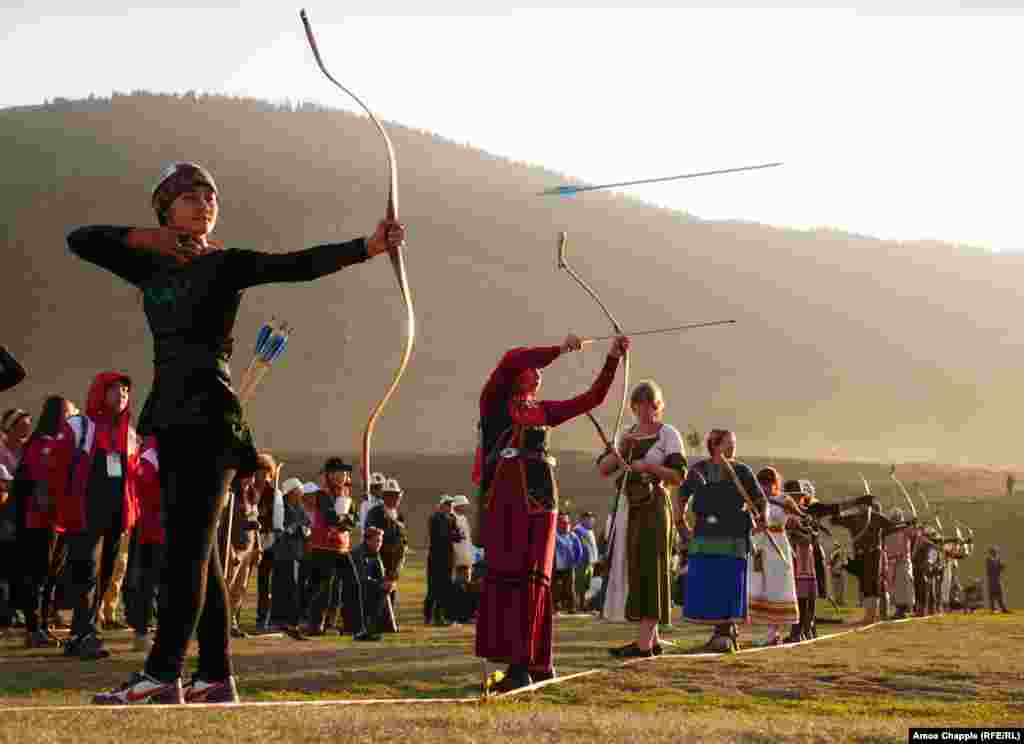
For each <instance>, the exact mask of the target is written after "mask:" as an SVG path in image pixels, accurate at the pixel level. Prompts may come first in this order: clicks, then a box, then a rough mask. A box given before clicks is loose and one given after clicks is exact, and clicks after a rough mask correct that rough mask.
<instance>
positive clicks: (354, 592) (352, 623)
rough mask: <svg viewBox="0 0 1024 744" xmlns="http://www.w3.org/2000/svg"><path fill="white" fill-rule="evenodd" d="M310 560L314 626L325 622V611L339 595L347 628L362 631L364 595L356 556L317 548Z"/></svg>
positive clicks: (316, 626)
mask: <svg viewBox="0 0 1024 744" xmlns="http://www.w3.org/2000/svg"><path fill="white" fill-rule="evenodd" d="M307 562H308V564H309V570H310V586H311V587H312V589H313V601H312V604H311V608H310V619H309V622H310V625H312V626H313V627H314V628H319V627H320V626H321V625H323V622H324V614H325V613H326V611H327V609H328V608H329V607H330V606H331V605H335V602H334V598H335V597H339V598H340V601H341V611H342V613H344V614H343V617H344V618H345V629H346V630H348V631H349V632H351V633H352V634H353V635H355V634H356V633H359V632H361V631H362V630H363V628H364V623H363V607H364V603H363V599H364V598H363V594H362V590H361V587H360V585H359V576H358V575H357V574H356V564H355V562H354V561H353V560H352V556H351V555H349V554H348V553H330V552H328V551H325V550H323V551H321V550H314V551H313V552H312V553H311V554H310V557H309V558H308V559H307Z"/></svg>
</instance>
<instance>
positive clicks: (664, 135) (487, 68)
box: [0, 3, 1024, 251]
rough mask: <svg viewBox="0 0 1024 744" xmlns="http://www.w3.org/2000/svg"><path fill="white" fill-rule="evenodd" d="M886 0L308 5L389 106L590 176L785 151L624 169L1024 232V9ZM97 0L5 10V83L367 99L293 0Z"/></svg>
mask: <svg viewBox="0 0 1024 744" xmlns="http://www.w3.org/2000/svg"><path fill="white" fill-rule="evenodd" d="M61 5H64V7H61ZM880 7H881V6H880ZM884 7H885V11H884V14H883V13H881V12H877V11H876V10H874V9H872V8H871V7H868V6H863V7H861V8H860V9H859V10H856V9H824V10H821V9H789V10H774V9H751V8H746V9H726V10H707V9H646V10H622V9H586V8H577V9H560V10H544V9H510V8H504V7H496V8H495V9H494V10H493V11H490V10H487V9H486V8H487V6H485V5H473V6H467V5H465V4H449V5H448V6H447V9H445V8H446V6H445V5H444V4H432V5H431V11H432V15H429V16H423V15H412V14H414V13H417V12H419V13H422V11H418V10H417V9H416V8H417V6H415V5H410V4H401V3H399V4H389V5H388V6H387V12H388V13H389V14H390V15H388V16H387V17H380V16H376V17H375V16H373V15H369V14H370V13H375V12H376V13H379V12H381V11H380V9H379V7H377V6H375V5H374V4H369V3H354V4H346V3H315V4H310V5H309V6H308V7H307V10H308V13H309V16H310V19H311V21H312V23H313V25H314V28H315V30H316V32H317V34H318V36H319V37H320V43H321V46H322V48H323V52H324V55H325V57H326V58H327V61H328V64H329V65H330V66H331V67H332V68H333V69H334V70H335V71H336V74H338V75H339V76H340V77H342V78H343V80H344V82H345V83H346V84H348V85H350V86H351V87H352V88H353V89H354V90H355V91H356V92H358V93H359V94H360V95H362V96H363V97H364V98H365V99H366V100H367V101H368V102H369V103H370V105H372V106H373V107H374V109H376V111H377V112H378V113H379V114H380V115H381V116H383V117H384V118H386V119H388V120H391V121H395V122H400V123H402V124H405V125H408V126H411V127H415V128H420V129H425V130H430V131H432V132H435V133H437V134H440V135H442V136H445V137H448V138H450V139H453V140H455V141H457V142H463V143H468V144H471V145H473V146H476V147H479V148H482V149H485V150H488V151H490V152H492V153H495V154H498V155H502V156H506V157H510V158H512V159H515V160H521V161H525V162H530V163H535V164H541V165H544V166H546V167H549V168H552V169H554V170H557V171H560V172H563V173H566V174H569V175H570V176H573V177H577V178H580V179H583V180H585V181H588V182H591V183H603V182H611V181H624V180H631V179H641V178H652V177H657V176H667V175H675V174H678V173H685V172H688V171H694V170H704V169H713V168H726V167H734V166H740V165H747V164H754V163H760V162H767V161H773V160H781V161H784V162H785V166H784V167H782V168H776V169H770V170H765V171H761V172H754V173H746V174H738V175H726V176H719V177H714V178H707V179H700V180H691V181H682V182H676V183H667V184H657V185H650V186H643V187H635V188H631V189H629V190H628V193H630V194H631V195H633V196H636V197H638V198H641V199H644V200H647V201H650V202H654V203H657V204H661V205H665V206H670V207H673V208H676V209H680V210H684V211H687V212H689V213H691V214H693V215H696V216H698V217H701V218H708V219H739V220H749V221H757V222H764V223H768V224H773V225H780V226H793V227H800V228H809V227H820V226H830V227H837V228H840V229H844V230H849V231H852V232H857V233H863V234H869V235H876V236H879V237H886V238H895V239H901V240H918V239H939V240H946V241H950V242H959V243H967V244H971V245H975V246H981V247H985V248H988V249H991V250H998V251H1013V250H1017V249H1018V240H1017V235H1018V232H1019V231H1018V229H1017V224H1016V214H1017V209H1016V203H1015V202H1016V198H1017V194H1016V189H1015V187H1014V184H1015V183H1016V180H1017V177H1018V173H1020V172H1021V170H1022V168H1021V166H1022V165H1024V163H1022V154H1021V150H1020V148H1019V147H1018V146H1017V144H1018V137H1019V132H1020V131H1021V128H1022V127H1021V125H1022V120H1021V119H1022V117H1021V113H1020V110H1019V106H1018V105H1017V100H1016V99H1017V85H1016V84H1017V79H1016V77H1017V73H1018V71H1019V70H1020V69H1021V68H1022V64H1021V62H1022V52H1021V45H1020V43H1019V40H1020V38H1022V36H1024V34H1022V31H1024V21H1022V19H1021V17H1020V16H1018V15H1014V14H1013V11H1006V12H1005V14H1004V13H1003V12H1002V11H998V10H994V11H993V10H987V11H984V12H981V11H979V12H977V13H975V12H972V11H965V10H957V9H956V8H955V7H952V6H941V5H934V4H933V5H932V10H931V12H933V13H934V12H938V11H936V10H935V8H943V10H942V11H941V12H944V13H948V15H943V16H936V15H922V14H919V9H918V8H917V7H916V6H910V5H908V6H907V7H906V8H905V10H902V11H901V10H899V8H900V7H901V6H900V4H889V5H886V6H884ZM80 8H81V6H79V5H77V4H74V5H73V4H70V3H67V4H60V3H44V4H33V5H28V4H25V5H24V6H23V7H19V8H13V9H4V10H0V30H2V33H3V34H4V37H3V43H2V44H0V67H2V69H4V70H7V71H11V70H21V71H22V74H20V75H10V74H8V75H5V76H4V77H5V80H4V84H3V86H0V105H2V106H12V105H32V104H39V103H43V102H44V101H45V100H51V99H53V98H55V97H58V96H60V97H65V98H78V97H84V96H87V95H89V94H90V93H94V94H96V95H100V96H107V95H110V93H111V92H114V91H117V92H130V91H132V90H137V89H145V90H150V91H157V92H185V91H188V90H195V91H197V92H212V93H227V94H239V95H245V96H252V97H257V98H262V99H268V100H270V101H275V102H276V101H284V100H290V101H315V102H319V103H323V104H326V105H330V106H337V107H340V108H352V104H351V102H350V101H348V100H347V99H346V98H345V97H343V96H342V95H341V94H340V93H339V92H338V91H337V90H336V89H334V88H333V87H331V86H330V85H329V83H327V82H326V81H325V80H324V78H323V77H322V76H321V75H320V74H319V73H318V72H317V70H316V68H315V66H314V64H313V60H312V56H311V54H310V52H309V50H308V48H307V47H306V44H305V39H304V37H303V31H302V27H301V24H300V21H299V17H298V10H299V7H298V6H296V7H295V8H289V7H287V6H282V5H280V4H278V5H272V6H265V5H263V4H260V3H239V4H238V5H237V7H232V8H219V9H208V8H201V7H194V8H188V7H185V8H150V9H138V8H136V9H132V10H127V9H125V8H123V7H117V6H115V5H113V4H109V3H93V4H92V5H91V6H90V11H89V14H88V15H85V14H83V11H82V10H81V9H80ZM406 12H407V13H410V15H403V13H406ZM901 12H902V13H904V15H899V13H901ZM466 13H477V14H480V13H486V15H475V16H472V17H470V16H467V15H463V14H466ZM182 156H183V157H187V156H188V153H182ZM399 162H400V163H401V153H399ZM552 185H553V186H554V185H557V184H552ZM577 198H585V197H577Z"/></svg>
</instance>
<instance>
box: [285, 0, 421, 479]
mask: <svg viewBox="0 0 1024 744" xmlns="http://www.w3.org/2000/svg"><path fill="white" fill-rule="evenodd" d="M299 17H300V18H302V25H303V26H304V27H305V29H306V38H307V39H308V40H309V46H310V49H312V50H313V56H314V57H315V58H316V63H317V64H318V65H319V66H320V70H321V71H322V72H323V74H324V75H325V76H326V77H327V79H328V80H330V81H331V82H332V83H334V84H335V85H336V86H337V87H338V88H340V89H341V90H342V91H344V92H345V93H347V94H348V95H349V96H351V97H352V99H353V100H355V102H356V103H358V104H359V106H360V107H361V108H362V109H363V111H365V112H366V114H367V116H369V117H370V121H372V122H373V123H374V125H375V126H376V127H377V131H378V132H379V133H380V136H381V137H383V139H384V144H385V146H386V147H387V151H388V169H389V170H390V173H391V183H390V190H389V191H388V206H387V213H386V214H387V218H388V220H391V221H395V220H397V219H398V169H397V166H396V162H395V148H394V147H393V146H392V145H391V138H390V137H388V133H387V132H386V131H385V130H384V127H383V125H382V124H381V123H380V121H379V120H378V119H377V117H376V116H374V114H373V112H372V111H371V110H370V108H369V106H367V105H366V104H365V103H363V102H362V101H361V100H360V99H359V97H358V96H357V95H356V94H355V93H353V92H352V91H350V90H349V89H348V88H346V87H345V86H344V85H342V84H341V83H339V82H338V81H337V80H336V79H335V78H334V76H333V75H331V73H329V72H328V71H327V67H326V66H325V65H324V61H323V59H322V58H321V57H320V50H319V48H318V47H317V44H316V38H315V37H314V36H313V28H312V27H311V26H310V25H309V18H308V17H307V15H306V11H305V10H302V11H301V12H300V13H299ZM403 245H404V243H403ZM388 255H389V256H390V258H391V266H392V267H393V268H394V270H395V278H396V279H397V280H398V288H399V290H401V292H402V301H403V302H404V303H405V312H406V321H405V348H404V349H403V350H402V358H401V360H400V361H399V363H398V368H397V369H396V370H395V374H394V378H393V379H392V380H391V385H390V387H388V389H387V392H385V393H384V397H383V398H381V399H380V402H379V403H378V404H377V405H376V406H375V407H374V409H373V411H372V412H371V413H370V420H369V421H367V422H366V429H365V430H364V431H363V451H362V459H361V460H360V463H359V473H360V475H361V476H362V479H363V487H364V488H365V489H366V494H367V495H369V493H370V443H371V441H372V440H373V429H374V427H375V426H376V425H377V419H378V418H379V417H380V414H381V411H383V410H384V406H386V405H387V403H388V401H389V400H390V399H391V396H392V394H393V393H394V392H395V390H396V389H397V388H398V382H399V380H401V379H402V375H403V374H405V368H406V367H407V366H408V365H409V358H410V357H411V356H412V346H413V340H414V339H415V337H416V316H415V314H414V313H413V308H412V296H411V295H410V294H409V281H408V279H407V278H406V274H405V258H404V257H403V254H402V246H401V245H400V246H398V247H397V248H392V249H389V250H388Z"/></svg>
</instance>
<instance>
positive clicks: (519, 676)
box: [493, 664, 533, 694]
mask: <svg viewBox="0 0 1024 744" xmlns="http://www.w3.org/2000/svg"><path fill="white" fill-rule="evenodd" d="M532 684H533V678H532V677H530V672H529V670H528V669H527V666H526V664H510V665H509V667H508V671H506V672H505V678H504V679H502V680H501V682H499V683H498V684H496V685H495V686H494V689H493V691H494V692H495V693H498V694H500V693H502V692H511V691H512V690H518V689H519V688H520V687H528V686H529V685H532Z"/></svg>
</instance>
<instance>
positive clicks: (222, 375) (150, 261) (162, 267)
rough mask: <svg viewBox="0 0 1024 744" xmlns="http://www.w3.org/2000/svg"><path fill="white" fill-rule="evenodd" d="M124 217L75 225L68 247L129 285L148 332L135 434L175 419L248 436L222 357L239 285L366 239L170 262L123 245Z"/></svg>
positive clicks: (229, 346) (349, 259)
mask: <svg viewBox="0 0 1024 744" xmlns="http://www.w3.org/2000/svg"><path fill="white" fill-rule="evenodd" d="M131 230H132V228H130V227H111V226H106V225H95V226H91V227H80V228H78V229H77V230H75V231H74V232H72V233H71V234H70V235H69V236H68V245H69V246H70V248H71V252H72V253H74V254H75V255H76V256H78V257H79V258H82V259H84V260H86V261H89V262H90V263H94V264H96V265H97V266H100V267H102V268H104V269H107V270H108V271H110V272H112V273H114V274H116V275H117V276H119V277H121V278H122V279H124V280H125V281H127V282H128V283H130V284H132V285H134V286H136V287H138V288H139V289H140V290H141V291H142V295H143V307H144V310H145V313H146V319H147V321H148V322H149V328H150V331H151V332H152V334H153V355H154V360H153V361H154V366H155V379H154V382H153V389H152V391H151V393H150V396H149V399H148V400H147V401H146V405H145V407H144V408H143V411H142V414H141V415H140V418H139V427H138V428H139V431H140V433H142V434H149V433H155V432H157V431H160V430H166V429H169V428H174V427H179V426H206V427H208V426H211V425H213V426H216V425H219V424H223V425H226V426H227V429H228V430H227V432H226V433H227V436H228V440H229V442H234V443H235V444H239V445H242V446H244V447H245V448H246V449H247V450H248V449H251V439H252V436H251V434H250V433H249V431H248V427H246V425H245V423H244V422H243V420H242V411H241V406H240V404H239V402H238V399H237V397H236V396H235V394H234V391H233V390H232V389H231V371H230V369H229V367H228V361H229V360H230V359H231V353H232V350H233V346H234V339H233V338H232V331H233V329H234V325H235V319H236V317H237V315H238V308H239V305H240V304H241V301H242V293H243V291H244V290H245V289H247V288H249V287H254V286H257V285H260V284H270V283H273V282H304V281H311V280H313V279H318V278H320V277H322V276H326V275H328V274H332V273H334V272H336V271H339V270H341V269H343V268H345V267H346V266H351V265H352V264H356V263H359V262H361V261H365V260H366V259H367V258H368V255H367V246H366V240H365V239H364V238H358V239H356V240H353V241H350V242H348V243H340V244H327V245H319V246H316V247H314V248H308V249H306V250H301V251H295V252H292V253H280V254H272V253H261V252H258V251H250V250H237V249H231V250H219V251H213V252H211V253H208V254H206V255H203V256H200V257H197V258H195V259H193V260H192V261H190V262H189V263H188V264H185V265H184V266H183V265H180V264H179V263H178V262H177V261H175V260H174V259H173V258H171V257H168V256H162V255H159V254H156V253H152V252H149V251H145V250H138V249H134V248H131V247H129V246H127V245H126V243H125V238H126V236H127V235H128V233H129V232H130V231H131Z"/></svg>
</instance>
